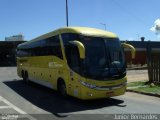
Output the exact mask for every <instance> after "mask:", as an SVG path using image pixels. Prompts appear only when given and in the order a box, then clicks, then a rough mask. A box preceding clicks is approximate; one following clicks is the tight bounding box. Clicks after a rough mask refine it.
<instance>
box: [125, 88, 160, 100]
mask: <svg viewBox="0 0 160 120" xmlns="http://www.w3.org/2000/svg"><path fill="white" fill-rule="evenodd" d="M126 91H127V92H134V93H138V94H143V95H149V96H153V97H159V98H160V94H154V93H145V92H140V91H135V90H129V89H127V90H126Z"/></svg>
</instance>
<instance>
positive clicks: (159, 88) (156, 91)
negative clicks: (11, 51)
mask: <svg viewBox="0 0 160 120" xmlns="http://www.w3.org/2000/svg"><path fill="white" fill-rule="evenodd" d="M133 90H135V91H140V92H145V93H153V94H160V86H153V87H151V86H150V85H147V86H146V87H139V88H135V89H133Z"/></svg>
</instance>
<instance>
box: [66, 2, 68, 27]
mask: <svg viewBox="0 0 160 120" xmlns="http://www.w3.org/2000/svg"><path fill="white" fill-rule="evenodd" d="M66 24H67V27H68V0H66Z"/></svg>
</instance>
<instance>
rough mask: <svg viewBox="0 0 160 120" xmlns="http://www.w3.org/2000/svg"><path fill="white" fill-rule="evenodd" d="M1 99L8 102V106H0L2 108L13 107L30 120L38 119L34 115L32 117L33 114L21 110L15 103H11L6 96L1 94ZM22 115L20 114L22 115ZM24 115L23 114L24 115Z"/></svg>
mask: <svg viewBox="0 0 160 120" xmlns="http://www.w3.org/2000/svg"><path fill="white" fill-rule="evenodd" d="M0 101H3V102H4V103H6V104H7V105H8V106H0V107H1V109H5V108H7V107H8V108H13V109H14V110H16V111H17V112H18V113H20V114H22V115H24V117H27V118H29V119H30V120H37V119H35V118H34V117H32V116H31V115H27V113H26V112H24V111H23V110H21V109H20V108H18V107H16V106H15V105H13V104H12V103H10V102H9V101H8V100H6V99H5V98H3V97H2V96H0ZM22 115H20V116H22ZM22 117H23V116H22Z"/></svg>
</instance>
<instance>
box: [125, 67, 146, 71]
mask: <svg viewBox="0 0 160 120" xmlns="http://www.w3.org/2000/svg"><path fill="white" fill-rule="evenodd" d="M126 70H148V67H135V68H134V67H133V68H126Z"/></svg>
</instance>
